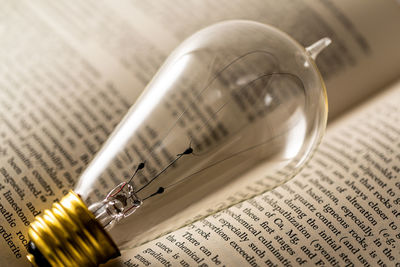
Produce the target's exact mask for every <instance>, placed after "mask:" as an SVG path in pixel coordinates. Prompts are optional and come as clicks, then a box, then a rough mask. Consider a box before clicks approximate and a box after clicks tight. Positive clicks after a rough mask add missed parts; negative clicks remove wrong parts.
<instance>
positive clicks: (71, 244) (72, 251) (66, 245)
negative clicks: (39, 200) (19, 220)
mask: <svg viewBox="0 0 400 267" xmlns="http://www.w3.org/2000/svg"><path fill="white" fill-rule="evenodd" d="M28 234H29V238H30V240H31V244H30V248H29V252H30V254H28V256H27V257H28V260H29V261H30V262H31V263H32V265H33V266H98V265H99V264H101V263H105V262H107V261H108V260H109V259H112V258H115V257H118V256H120V253H119V250H118V248H117V246H116V245H115V243H114V242H113V241H112V239H111V238H110V237H109V235H108V234H107V233H106V232H105V230H104V229H103V228H102V227H101V226H100V224H99V223H98V222H97V221H96V219H95V217H94V216H93V214H92V213H91V212H90V211H89V210H88V208H87V207H86V205H85V204H84V203H83V201H82V200H81V198H80V197H79V196H78V195H77V194H76V193H74V192H72V191H71V192H70V193H68V194H67V195H66V196H65V197H63V198H62V199H61V201H60V202H56V203H54V204H53V207H52V209H51V210H45V211H44V214H43V215H42V216H37V217H36V218H35V221H34V222H32V223H31V225H30V228H29V232H28Z"/></svg>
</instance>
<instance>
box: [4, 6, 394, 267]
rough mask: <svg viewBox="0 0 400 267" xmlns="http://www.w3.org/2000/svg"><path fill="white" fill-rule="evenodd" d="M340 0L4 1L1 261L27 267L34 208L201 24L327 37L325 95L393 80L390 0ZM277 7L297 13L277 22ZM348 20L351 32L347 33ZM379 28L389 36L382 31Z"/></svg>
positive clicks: (65, 184) (64, 188) (76, 167)
mask: <svg viewBox="0 0 400 267" xmlns="http://www.w3.org/2000/svg"><path fill="white" fill-rule="evenodd" d="M361 2H362V4H361ZM353 3H354V4H353ZM347 5H348V4H346V3H345V1H343V3H341V4H340V7H341V8H340V10H342V11H343V12H345V13H343V15H342V16H339V15H340V14H342V13H340V12H339V13H338V11H335V9H333V8H332V7H329V8H328V6H327V5H326V4H322V1H321V2H319V1H312V2H311V1H310V2H305V3H303V2H301V1H298V2H292V1H290V3H289V1H288V2H282V4H279V5H278V4H276V3H274V4H272V2H271V3H265V1H254V2H251V3H250V4H249V2H248V1H236V2H235V3H234V4H232V3H230V1H220V2H215V1H202V2H201V3H199V2H198V1H176V2H175V3H174V4H171V2H169V1H168V2H167V1H165V2H160V1H146V2H141V1H133V2H132V1H122V0H121V1H113V2H108V1H80V2H71V1H45V0H42V1H36V2H35V3H34V4H33V3H32V2H30V1H8V2H6V1H3V2H2V8H1V10H0V18H1V19H0V21H1V24H0V36H1V39H0V43H1V47H2V50H1V51H0V58H1V61H0V70H1V71H0V84H1V87H0V102H1V105H0V137H1V140H0V174H1V175H0V185H1V186H0V205H1V213H2V219H1V220H0V231H1V236H2V237H3V238H2V240H1V241H0V247H1V249H0V257H1V259H2V260H3V262H5V263H8V264H11V265H12V266H26V264H27V262H26V260H25V259H24V255H26V245H27V242H28V240H27V227H28V225H29V223H30V222H31V221H32V220H33V218H34V216H36V215H39V214H41V213H42V211H43V209H44V208H49V206H50V204H51V203H52V202H53V201H56V200H58V199H59V198H61V197H62V196H63V195H64V194H65V193H66V192H68V190H70V189H71V188H73V186H74V184H75V183H76V181H77V179H78V177H79V174H80V173H81V172H82V171H83V170H84V168H85V167H86V166H87V164H88V163H89V162H90V160H91V159H92V158H93V156H94V155H95V153H96V152H97V151H98V149H99V148H100V147H101V145H102V144H103V142H104V141H105V140H106V138H107V137H108V136H109V134H110V133H111V131H112V130H113V129H114V127H115V126H116V125H117V123H118V122H119V121H120V120H121V118H122V117H123V115H124V114H125V113H126V111H127V109H128V108H129V107H130V106H131V105H132V104H133V103H134V101H135V99H136V98H137V97H138V96H139V95H140V93H141V91H142V90H143V88H144V87H145V85H146V84H147V83H148V81H149V80H150V79H151V77H152V76H153V75H154V74H155V73H156V71H157V69H158V68H159V66H160V65H161V64H162V62H163V61H164V59H165V58H166V57H167V55H168V54H169V53H170V52H171V51H172V49H173V48H174V47H176V46H177V45H178V44H179V42H181V41H182V40H183V39H184V38H185V37H187V36H188V35H190V34H191V33H192V32H194V31H196V30H198V29H200V28H202V27H204V26H207V25H209V24H212V23H214V22H217V21H221V20H225V19H253V20H257V21H260V22H264V23H271V24H272V25H275V26H277V27H280V28H281V29H282V30H284V31H286V32H288V33H290V34H292V35H293V36H294V37H295V38H296V39H298V40H299V41H300V42H301V43H302V44H304V45H309V44H311V43H313V42H315V41H316V40H318V39H319V38H321V37H324V36H329V37H331V38H332V39H333V42H334V44H333V45H332V46H331V47H330V48H329V51H328V50H327V51H326V52H324V53H325V55H324V54H321V58H320V59H318V62H317V63H318V64H319V65H320V66H321V71H322V73H323V75H324V76H325V77H326V79H327V85H328V90H329V94H330V97H331V98H332V99H335V95H337V96H338V97H336V98H337V99H339V96H341V95H343V94H344V93H345V92H346V93H349V92H350V90H349V88H351V89H352V91H353V90H355V91H361V90H363V89H365V93H366V94H369V93H370V92H372V91H373V90H378V88H379V87H376V85H380V84H384V83H388V82H389V81H390V80H391V79H393V77H394V76H395V71H396V70H398V69H399V68H398V64H400V63H399V62H400V61H399V60H398V59H397V58H396V55H397V54H395V53H394V51H396V49H397V44H398V43H399V41H398V39H396V38H397V37H398V35H396V34H395V33H396V31H395V29H392V28H391V27H390V26H391V25H396V24H398V20H399V18H398V17H397V16H396V15H397V13H396V12H397V11H398V10H397V9H396V5H395V3H394V2H385V3H379V4H373V1H369V2H368V5H366V4H365V2H364V1H352V4H349V5H351V6H353V5H354V7H353V8H347ZM357 5H359V6H367V7H368V9H367V10H366V12H368V14H369V15H368V21H369V20H370V21H374V22H375V23H376V25H374V27H367V26H368V24H365V25H364V22H365V18H364V17H363V16H360V15H357V14H359V13H357V12H355V11H356V10H355V7H356V6H357ZM374 5H376V6H374ZM193 10H194V11H196V12H194V11H193ZM210 10H212V12H211V11H210ZM189 11H193V12H189ZM333 11H335V12H333ZM348 12H351V13H352V14H348ZM192 13H195V14H192ZM353 13H354V14H353ZM282 14H285V18H286V17H290V18H292V19H290V20H289V19H285V20H282V19H281V17H282ZM334 14H336V17H335V16H334ZM381 14H385V16H384V17H382V15H381ZM343 16H344V17H343ZM338 18H340V19H338ZM343 18H348V19H349V20H350V21H351V25H353V28H354V27H355V28H356V29H353V28H352V31H351V32H350V31H348V27H346V24H344V23H343V22H342V23H341V21H342V20H343ZM345 22H347V21H345ZM347 23H348V22H347ZM365 23H366V22H365ZM166 25H167V26H166ZM363 25H364V26H363ZM355 30H357V32H359V34H361V35H362V36H363V38H361V40H364V41H365V42H366V43H367V44H368V45H367V47H368V49H366V50H365V45H363V43H364V41H362V42H360V41H359V39H360V38H354V37H355V36H356V37H357V36H358V35H359V34H354V32H355ZM383 32H387V33H388V34H387V35H382V36H380V35H377V34H379V33H383ZM396 36H397V37H396ZM350 37H351V38H350ZM381 52H382V53H381ZM393 55H394V56H393ZM383 62H385V65H384V64H383ZM384 66H385V68H384ZM386 67H387V70H386ZM364 70H368V71H370V72H371V73H368V75H366V76H367V77H368V79H364V78H363V81H362V82H361V83H359V82H356V81H353V78H352V77H355V76H353V74H355V73H362V72H363V71H364ZM381 70H386V71H384V72H381ZM367 84H368V86H367ZM348 85H352V86H348ZM353 85H354V87H353ZM346 99H347V100H346V101H335V102H337V103H336V104H335V102H333V101H331V114H337V113H338V112H340V111H341V110H344V109H345V107H339V106H340V105H339V102H343V103H353V102H354V101H355V100H354V99H353V98H351V99H353V100H351V101H353V102H351V101H350V100H349V99H350V98H346ZM348 101H350V102H348ZM348 106H349V104H347V106H346V107H348ZM336 107H337V108H336Z"/></svg>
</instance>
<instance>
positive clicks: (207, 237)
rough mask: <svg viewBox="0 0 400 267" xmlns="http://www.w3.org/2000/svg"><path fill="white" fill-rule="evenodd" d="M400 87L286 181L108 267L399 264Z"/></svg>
mask: <svg viewBox="0 0 400 267" xmlns="http://www.w3.org/2000/svg"><path fill="white" fill-rule="evenodd" d="M399 101H400V82H399V83H397V84H396V85H395V86H393V88H392V89H391V90H390V91H389V92H387V93H385V94H384V95H383V96H380V97H379V99H378V98H377V99H375V100H373V102H370V103H367V104H366V105H363V106H362V107H360V108H358V109H357V110H356V111H354V112H352V113H351V114H348V115H346V117H345V118H343V119H340V120H339V121H337V122H336V123H335V124H334V125H332V126H331V127H330V128H329V130H328V133H327V136H326V138H325V140H324V141H323V143H322V144H321V146H320V149H319V151H318V152H317V153H316V155H315V157H314V158H313V159H312V160H311V162H310V163H309V164H308V166H307V167H306V168H304V169H303V171H302V172H301V173H300V174H299V175H297V176H296V178H294V179H293V180H292V181H290V182H288V183H286V184H284V185H282V186H280V187H278V188H276V189H274V190H273V191H271V192H268V193H265V194H263V195H260V196H258V197H255V198H253V199H250V200H247V201H245V202H242V203H239V204H237V205H235V206H233V207H231V208H229V209H226V210H223V211H222V212H219V213H216V214H214V215H211V216H209V217H206V218H204V219H202V220H200V221H198V222H195V223H193V224H190V225H189V226H187V227H185V228H182V229H180V230H179V231H175V232H172V233H170V234H168V235H166V236H164V237H161V238H159V239H156V240H154V241H152V242H150V243H147V244H145V245H143V246H141V247H138V248H135V249H133V250H130V251H127V252H125V253H123V255H122V258H121V259H118V260H115V261H114V263H112V264H111V263H110V265H109V266H117V265H118V266H301V265H303V266H310V265H312V266H397V265H398V264H400V253H399V249H398V248H399V246H400V225H399V220H398V217H399V216H400V193H399V192H400V190H399V189H400V188H399V186H400V184H399V179H398V177H399V175H400V169H399V166H400V127H399V116H398V115H399V113H400V108H399V106H398V103H399Z"/></svg>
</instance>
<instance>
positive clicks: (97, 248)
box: [29, 21, 330, 265]
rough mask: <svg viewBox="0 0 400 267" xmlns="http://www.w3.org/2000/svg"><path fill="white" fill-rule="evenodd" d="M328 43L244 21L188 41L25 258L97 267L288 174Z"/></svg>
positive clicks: (50, 213) (307, 124) (295, 165)
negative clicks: (305, 43)
mask: <svg viewBox="0 0 400 267" xmlns="http://www.w3.org/2000/svg"><path fill="white" fill-rule="evenodd" d="M329 43H330V40H329V39H328V38H324V39H322V40H320V41H318V42H317V43H315V44H313V45H312V46H310V47H309V48H307V49H304V48H303V47H302V46H301V45H299V44H298V43H297V42H296V41H294V40H293V39H292V38H290V37H289V36H288V35H286V34H284V33H282V32H281V31H279V30H277V29H275V28H272V27H270V26H267V25H264V24H260V23H256V22H251V21H227V22H222V23H218V24H215V25H212V26H210V27H207V28H205V29H203V30H201V31H199V32H197V33H196V34H194V35H192V36H191V37H190V38H188V39H187V40H186V41H184V42H183V43H182V44H181V45H180V46H179V47H178V48H177V49H176V50H175V51H174V52H173V53H172V54H171V55H170V56H169V58H168V59H167V61H166V62H165V63H164V65H163V66H162V68H161V69H160V70H159V72H158V73H157V75H156V76H155V77H154V78H153V80H152V81H151V82H150V83H149V85H148V86H147V88H146V90H145V91H144V92H143V94H142V95H141V97H140V98H139V99H138V101H137V102H136V103H135V104H134V105H133V106H132V108H131V109H130V110H129V111H128V113H127V114H126V116H125V118H124V119H123V120H122V122H121V123H120V124H119V125H118V126H117V128H116V129H115V131H114V132H113V134H112V135H111V136H110V138H109V139H108V141H107V142H106V143H105V144H104V146H103V147H102V149H101V150H100V151H99V152H98V154H97V155H96V156H95V158H94V159H93V161H92V162H91V163H90V164H89V166H88V167H87V169H86V170H85V172H84V173H83V174H82V175H81V177H80V180H79V182H78V184H77V186H76V188H75V190H74V191H75V192H76V194H75V193H70V194H69V195H67V196H66V197H65V198H64V199H63V200H61V202H60V203H59V204H55V205H54V206H53V209H52V210H47V211H46V212H44V215H43V216H42V217H39V218H38V219H37V220H36V222H34V223H32V225H31V229H30V230H29V235H30V238H31V240H32V242H31V249H30V250H31V252H32V254H31V255H29V259H30V260H31V261H32V262H36V263H43V262H44V263H50V265H57V264H65V265H69V264H74V263H75V264H77V263H79V264H80V265H86V264H89V262H90V264H93V265H97V264H99V263H102V262H105V261H107V260H108V259H109V258H111V257H115V256H117V255H119V250H122V249H126V248H130V247H134V246H137V245H139V244H142V243H144V242H146V241H149V240H151V239H154V238H156V237H158V236H159V235H160V234H164V233H168V232H170V231H172V230H174V229H177V228H178V227H180V226H183V225H185V224H186V223H188V222H191V221H193V220H195V219H196V218H199V217H201V216H204V215H206V214H207V213H210V212H211V211H215V210H218V209H221V208H223V207H225V206H227V205H229V204H232V203H234V202H235V201H239V200H243V199H245V198H248V197H250V196H252V194H251V193H246V194H241V197H237V195H235V193H237V192H239V191H243V189H246V188H247V187H248V186H249V185H254V186H253V187H252V188H253V189H252V190H253V194H256V193H260V192H263V191H266V190H268V189H271V188H274V187H275V186H277V185H279V184H281V183H283V182H285V181H287V180H288V179H290V178H291V177H293V176H294V175H295V174H296V173H297V172H298V171H299V169H300V168H301V167H302V166H303V165H304V163H305V162H306V160H307V159H308V158H309V157H310V155H311V154H312V152H313V151H314V150H315V148H316V147H317V145H318V144H319V142H320V139H321V137H322V135H323V133H324V129H325V126H326V118H327V99H326V92H325V87H324V83H323V81H322V79H321V76H320V74H319V72H318V70H317V67H316V65H315V63H314V59H315V57H316V55H317V54H318V53H319V52H320V51H321V50H322V49H323V48H325V47H326V46H327V45H328V44H329ZM254 170H261V173H262V177H260V173H258V175H251V174H249V173H251V172H252V171H254ZM260 178H262V179H260ZM257 179H258V180H257ZM227 200H230V201H228V202H227ZM217 204H218V205H217ZM87 207H88V208H87ZM77 255H78V256H77ZM84 255H88V256H86V257H87V258H90V259H86V258H85V256H84Z"/></svg>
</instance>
